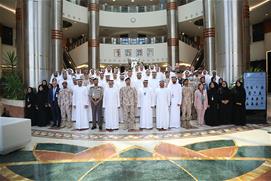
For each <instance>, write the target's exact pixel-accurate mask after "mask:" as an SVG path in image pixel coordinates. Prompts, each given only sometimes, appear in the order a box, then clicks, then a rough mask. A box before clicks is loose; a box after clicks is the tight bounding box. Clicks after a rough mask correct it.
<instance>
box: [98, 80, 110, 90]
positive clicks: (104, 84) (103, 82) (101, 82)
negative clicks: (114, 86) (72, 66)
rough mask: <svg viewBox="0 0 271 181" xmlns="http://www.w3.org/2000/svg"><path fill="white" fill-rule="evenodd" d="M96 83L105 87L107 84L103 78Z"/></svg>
mask: <svg viewBox="0 0 271 181" xmlns="http://www.w3.org/2000/svg"><path fill="white" fill-rule="evenodd" d="M98 85H99V86H101V87H103V88H104V89H105V88H106V86H107V85H108V84H107V82H106V80H105V79H103V80H99V83H98Z"/></svg>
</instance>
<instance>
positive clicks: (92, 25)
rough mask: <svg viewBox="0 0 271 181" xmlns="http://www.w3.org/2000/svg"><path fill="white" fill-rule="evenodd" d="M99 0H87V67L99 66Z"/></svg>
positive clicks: (96, 67)
mask: <svg viewBox="0 0 271 181" xmlns="http://www.w3.org/2000/svg"><path fill="white" fill-rule="evenodd" d="M99 54H100V52H99V1H98V0H89V4H88V67H89V69H90V68H94V69H98V68H99V67H100V56H99Z"/></svg>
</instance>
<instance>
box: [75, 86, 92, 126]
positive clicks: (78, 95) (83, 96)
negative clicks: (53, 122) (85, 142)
mask: <svg viewBox="0 0 271 181" xmlns="http://www.w3.org/2000/svg"><path fill="white" fill-rule="evenodd" d="M72 98H73V99H72V104H73V106H76V108H75V119H76V125H75V128H76V129H87V128H89V123H88V108H85V106H89V98H88V90H87V88H86V87H84V86H81V87H79V86H77V87H75V88H74V91H73V97H72Z"/></svg>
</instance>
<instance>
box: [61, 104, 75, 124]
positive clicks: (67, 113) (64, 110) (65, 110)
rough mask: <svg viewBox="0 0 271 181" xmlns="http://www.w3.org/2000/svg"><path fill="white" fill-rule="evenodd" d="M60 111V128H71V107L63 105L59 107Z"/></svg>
mask: <svg viewBox="0 0 271 181" xmlns="http://www.w3.org/2000/svg"><path fill="white" fill-rule="evenodd" d="M60 111H61V118H62V122H61V124H62V127H65V126H67V127H69V128H71V127H72V121H71V115H72V113H71V112H72V107H71V106H70V105H67V104H63V105H61V106H60Z"/></svg>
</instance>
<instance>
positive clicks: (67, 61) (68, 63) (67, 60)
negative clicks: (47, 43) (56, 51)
mask: <svg viewBox="0 0 271 181" xmlns="http://www.w3.org/2000/svg"><path fill="white" fill-rule="evenodd" d="M63 63H64V67H65V68H71V69H75V68H76V65H75V63H74V61H73V59H72V57H71V55H70V54H69V52H68V51H67V50H64V51H63Z"/></svg>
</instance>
